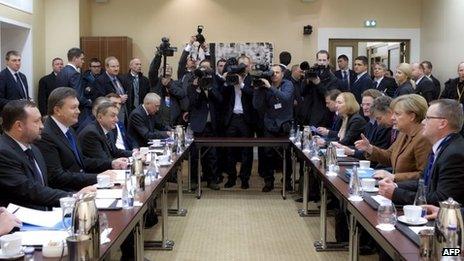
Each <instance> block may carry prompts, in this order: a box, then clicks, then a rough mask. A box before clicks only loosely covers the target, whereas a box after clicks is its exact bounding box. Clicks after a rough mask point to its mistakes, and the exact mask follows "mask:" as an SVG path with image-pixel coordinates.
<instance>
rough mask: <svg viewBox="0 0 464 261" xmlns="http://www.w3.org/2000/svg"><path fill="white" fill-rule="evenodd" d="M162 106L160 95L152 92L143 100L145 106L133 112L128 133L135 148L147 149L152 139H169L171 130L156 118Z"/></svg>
mask: <svg viewBox="0 0 464 261" xmlns="http://www.w3.org/2000/svg"><path fill="white" fill-rule="evenodd" d="M160 105H161V102H160V97H159V95H158V94H156V93H152V92H150V93H148V94H147V95H146V96H145V99H143V104H141V105H139V107H137V108H135V109H134V110H133V111H132V112H131V114H130V116H129V124H128V127H127V131H128V134H129V136H130V137H131V138H132V140H133V142H134V144H133V145H134V148H140V147H146V146H147V145H148V141H149V140H151V139H165V138H168V137H169V135H170V128H168V127H167V126H164V125H162V124H161V123H160V122H159V120H158V119H157V117H156V113H157V112H158V110H159V107H160Z"/></svg>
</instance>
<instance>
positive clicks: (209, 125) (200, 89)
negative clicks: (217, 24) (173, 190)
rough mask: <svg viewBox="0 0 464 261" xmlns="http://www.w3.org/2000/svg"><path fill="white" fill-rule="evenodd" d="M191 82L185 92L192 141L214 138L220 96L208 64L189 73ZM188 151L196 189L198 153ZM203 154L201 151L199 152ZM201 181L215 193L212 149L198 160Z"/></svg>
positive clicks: (214, 153)
mask: <svg viewBox="0 0 464 261" xmlns="http://www.w3.org/2000/svg"><path fill="white" fill-rule="evenodd" d="M193 76H194V79H193V81H192V83H191V84H190V86H188V89H187V95H188V99H189V121H190V127H191V129H192V130H193V134H194V137H195V138H198V137H214V136H216V127H217V122H218V115H217V107H218V105H219V104H221V103H222V95H221V93H220V92H219V89H218V86H217V85H216V84H215V83H214V81H213V70H212V69H211V65H210V63H209V61H202V62H201V63H200V67H199V68H198V69H195V71H194V72H193ZM197 153H198V152H197V150H196V149H195V148H193V149H192V161H191V162H190V164H191V170H192V175H191V178H192V179H195V180H192V188H193V189H196V187H197V186H198V184H197V180H196V177H197V175H198V174H199V175H201V174H202V173H197V169H198V168H197V167H196V166H197V164H199V163H198V154H197ZM201 153H203V152H201ZM201 164H202V167H203V168H202V169H203V175H202V176H203V178H204V179H206V181H207V182H208V187H209V188H211V189H214V190H218V189H219V186H218V184H217V181H218V177H219V173H218V168H217V156H216V149H215V148H209V149H208V152H207V153H206V154H205V155H204V156H203V157H202V162H201Z"/></svg>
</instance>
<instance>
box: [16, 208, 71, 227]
mask: <svg viewBox="0 0 464 261" xmlns="http://www.w3.org/2000/svg"><path fill="white" fill-rule="evenodd" d="M7 210H8V211H9V212H10V213H13V214H14V215H15V216H16V217H17V218H18V219H19V220H21V222H23V223H26V224H31V225H34V226H39V227H46V228H54V227H56V225H57V224H58V223H60V222H61V216H62V213H61V210H55V211H41V210H36V209H31V208H26V207H22V206H18V205H15V204H11V203H10V204H9V205H8V207H7Z"/></svg>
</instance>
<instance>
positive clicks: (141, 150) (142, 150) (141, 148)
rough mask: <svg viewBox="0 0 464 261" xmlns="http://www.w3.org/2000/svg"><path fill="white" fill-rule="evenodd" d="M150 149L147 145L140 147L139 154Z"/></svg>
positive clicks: (144, 153) (145, 152)
mask: <svg viewBox="0 0 464 261" xmlns="http://www.w3.org/2000/svg"><path fill="white" fill-rule="evenodd" d="M149 151H150V148H148V147H140V154H142V155H146V154H147V153H148V152H149Z"/></svg>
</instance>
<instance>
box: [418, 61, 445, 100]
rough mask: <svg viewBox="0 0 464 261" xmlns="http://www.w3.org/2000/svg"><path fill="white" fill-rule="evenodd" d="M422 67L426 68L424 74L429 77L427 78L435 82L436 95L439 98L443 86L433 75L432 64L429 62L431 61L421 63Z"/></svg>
mask: <svg viewBox="0 0 464 261" xmlns="http://www.w3.org/2000/svg"><path fill="white" fill-rule="evenodd" d="M421 65H422V68H424V74H425V76H427V78H429V79H430V80H431V81H432V82H433V85H434V86H435V88H434V89H435V95H436V96H437V97H439V96H440V94H441V84H440V81H439V80H438V79H437V78H435V76H433V75H432V68H433V66H432V63H431V62H429V61H423V62H421Z"/></svg>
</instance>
